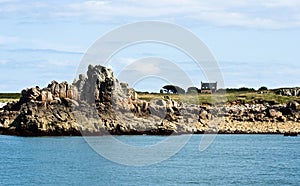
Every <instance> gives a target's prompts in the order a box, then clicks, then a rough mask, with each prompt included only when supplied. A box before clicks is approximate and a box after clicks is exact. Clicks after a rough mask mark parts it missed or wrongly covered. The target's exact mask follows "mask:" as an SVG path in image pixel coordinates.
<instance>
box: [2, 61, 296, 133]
mask: <svg viewBox="0 0 300 186" xmlns="http://www.w3.org/2000/svg"><path fill="white" fill-rule="evenodd" d="M299 132H300V104H299V103H298V102H295V101H294V102H290V103H288V104H282V105H278V104H275V103H272V102H263V101H262V102H259V101H258V102H257V103H253V104H242V103H238V102H233V103H226V104H223V105H188V104H184V103H180V102H176V101H174V100H172V99H170V98H169V97H167V96H166V97H163V98H160V99H154V100H151V101H145V100H140V99H138V95H137V93H136V92H135V91H134V90H133V89H130V88H128V85H127V84H126V83H120V82H118V80H117V79H115V78H114V75H113V72H112V71H111V70H110V69H108V68H106V67H103V66H95V67H94V66H91V65H90V66H89V68H88V71H87V77H86V76H85V75H80V76H79V80H76V81H74V82H73V84H69V83H67V82H62V83H58V82H56V81H52V82H51V83H50V84H49V85H48V86H47V87H46V88H43V89H41V88H39V87H35V88H29V89H25V90H23V91H22V96H21V98H20V100H19V101H17V102H12V103H7V104H6V105H5V106H3V107H2V108H0V134H5V135H18V136H70V135H72V136H80V135H108V134H112V135H141V134H147V135H171V134H191V133H197V134H203V133H222V134H284V133H299Z"/></svg>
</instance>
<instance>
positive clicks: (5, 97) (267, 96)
mask: <svg viewBox="0 0 300 186" xmlns="http://www.w3.org/2000/svg"><path fill="white" fill-rule="evenodd" d="M165 96H169V97H170V98H172V99H173V100H176V101H180V102H183V103H189V104H205V103H208V104H211V103H212V102H213V100H215V99H217V100H219V101H221V102H233V101H242V102H244V103H255V101H256V100H261V101H268V102H271V101H272V102H274V103H276V104H284V103H288V102H290V101H298V102H300V97H293V96H291V97H288V96H280V95H277V94H275V93H274V92H272V91H268V92H266V93H264V94H259V93H257V92H246V91H245V92H242V91H235V92H227V93H226V94H213V95H212V94H182V95H178V94H160V93H141V92H140V93H138V98H139V99H142V100H147V101H150V100H152V99H164V97H165ZM20 97H21V94H19V93H0V102H11V101H17V100H19V99H20Z"/></svg>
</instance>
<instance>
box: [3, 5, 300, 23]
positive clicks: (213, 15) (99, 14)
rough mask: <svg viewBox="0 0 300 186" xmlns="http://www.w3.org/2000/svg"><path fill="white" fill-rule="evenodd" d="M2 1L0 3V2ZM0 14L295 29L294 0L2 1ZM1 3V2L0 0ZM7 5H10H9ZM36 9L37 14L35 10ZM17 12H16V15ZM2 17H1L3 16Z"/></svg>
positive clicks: (296, 7) (297, 7)
mask: <svg viewBox="0 0 300 186" xmlns="http://www.w3.org/2000/svg"><path fill="white" fill-rule="evenodd" d="M2 1H3V0H2ZM4 1H5V2H8V3H5V6H4V5H3V6H2V8H0V14H1V11H2V14H3V12H4V13H6V14H7V13H11V12H14V13H15V14H18V15H19V16H20V17H31V18H34V19H37V18H39V19H40V18H42V19H45V17H46V18H52V19H55V20H58V19H72V20H74V19H73V18H80V19H81V21H87V20H88V21H100V22H101V21H103V22H105V21H111V22H115V21H126V22H128V21H130V20H131V21H138V20H145V19H156V20H168V21H170V20H172V21H175V22H177V21H180V20H182V21H188V20H191V21H195V20H196V21H203V22H206V23H208V24H212V25H217V26H239V27H247V28H263V29H281V28H292V27H299V26H300V20H299V19H298V18H297V17H298V15H299V14H300V1H298V0H266V1H258V0H240V1H236V0H226V1H221V0H211V1H206V0H173V1H169V0H160V1H150V0H144V1H138V0H127V1H96V0H90V1H82V2H76V3H69V4H67V3H65V4H62V3H60V2H55V1H52V2H51V3H50V2H48V3H38V2H29V3H20V2H18V1H16V2H15V3H14V1H12V2H11V1H9V0H4ZM0 2H1V0H0ZM9 2H11V3H9ZM36 10H39V11H36ZM18 12H19V13H18ZM6 14H3V15H6Z"/></svg>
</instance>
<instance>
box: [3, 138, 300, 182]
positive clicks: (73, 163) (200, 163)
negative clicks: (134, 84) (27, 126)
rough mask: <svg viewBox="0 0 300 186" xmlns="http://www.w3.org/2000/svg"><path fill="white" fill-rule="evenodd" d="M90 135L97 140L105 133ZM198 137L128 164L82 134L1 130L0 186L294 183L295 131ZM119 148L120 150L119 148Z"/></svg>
mask: <svg viewBox="0 0 300 186" xmlns="http://www.w3.org/2000/svg"><path fill="white" fill-rule="evenodd" d="M90 138H92V139H93V138H94V142H95V143H97V141H98V140H100V141H101V140H103V139H104V138H105V137H90ZM115 138H116V139H117V140H118V141H121V142H122V143H124V144H129V145H131V146H132V145H133V146H139V145H140V146H141V145H146V146H147V145H148V146H151V145H152V146H153V145H155V144H157V143H159V142H161V141H164V140H165V138H167V137H165V136H116V137H115ZM202 139H203V135H193V136H191V138H190V139H189V140H188V141H187V143H186V144H185V145H184V146H183V147H182V148H181V149H180V150H179V151H178V152H177V153H175V154H174V155H172V156H170V157H169V158H167V159H165V160H163V161H159V162H157V163H154V164H148V165H138V166H131V165H124V164H122V163H120V162H115V161H113V160H111V159H110V158H107V157H104V156H102V155H101V154H99V153H98V152H97V151H95V150H94V148H92V147H91V146H90V144H89V143H88V142H87V141H89V140H86V138H84V137H15V136H5V135H2V136H0V185H299V184H300V137H299V136H298V137H285V136H283V135H217V136H216V137H215V138H214V140H213V141H212V143H211V144H210V145H209V146H208V147H207V148H206V149H205V150H202V151H201V150H200V149H199V143H200V141H201V140H202ZM109 145H110V144H108V146H109ZM125 151H126V150H125ZM162 151H163V149H162ZM120 153H121V154H122V153H124V154H126V152H124V149H122V151H121V152H120ZM124 158H126V157H124Z"/></svg>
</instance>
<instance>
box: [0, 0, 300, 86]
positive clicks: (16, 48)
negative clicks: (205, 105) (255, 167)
mask: <svg viewBox="0 0 300 186" xmlns="http://www.w3.org/2000/svg"><path fill="white" fill-rule="evenodd" d="M149 20H155V21H163V22H168V23H172V24H176V25H178V26H180V27H183V28H185V29H187V30H189V31H191V32H192V33H194V34H195V35H196V36H197V37H198V38H199V39H200V40H202V41H203V42H204V43H205V44H206V46H207V47H208V48H209V50H210V51H211V53H212V54H213V55H214V57H215V59H216V61H217V63H218V66H219V68H220V70H221V72H222V76H223V79H224V84H225V87H232V88H237V87H253V88H259V87H261V86H267V87H268V88H278V87H295V86H300V79H299V72H300V63H299V59H300V51H299V48H300V47H299V43H300V1H298V0H264V1H258V0H239V1H234V0H226V1H222V0H211V1H206V0H184V1H183V0H172V1H167V0H159V1H150V0H145V1H138V0H128V1H118V0H116V1H79V0H75V1H74V0H73V1H71V0H70V1H69V0H61V1H56V0H53V1H32V0H27V1H22V0H0V26H1V27H0V28H1V29H0V92H20V91H21V90H22V89H24V88H27V87H35V86H40V87H45V86H47V85H48V83H50V82H51V81H52V80H57V81H68V82H72V81H73V79H74V78H76V76H77V75H78V74H77V71H78V66H79V64H80V63H81V60H82V58H83V56H84V54H85V52H86V51H87V50H88V49H89V47H90V46H92V45H93V43H94V42H95V41H96V40H97V39H98V38H101V36H103V35H105V34H107V33H109V32H110V31H111V30H113V29H116V28H118V27H120V26H123V25H126V24H130V23H134V22H139V21H149ZM149 56H151V57H155V56H156V57H157V56H158V57H162V58H164V59H167V60H169V61H171V62H173V63H175V64H177V65H178V66H179V68H181V69H182V70H183V71H185V72H186V73H187V74H188V75H189V77H190V79H191V83H190V84H189V85H190V86H198V87H199V86H200V82H201V81H206V80H207V79H206V77H205V75H204V74H203V72H201V69H199V68H198V67H196V66H194V65H193V62H192V59H191V58H190V57H189V56H187V55H185V54H184V53H182V52H180V51H178V50H176V48H172V47H170V46H166V45H162V44H157V43H142V44H136V45H133V46H129V47H127V48H125V49H123V50H122V51H120V52H119V53H117V54H116V55H114V56H113V58H112V59H111V60H110V63H109V64H108V66H109V67H111V68H113V70H114V71H115V76H116V77H118V74H120V73H121V72H122V69H124V68H125V67H126V66H128V65H130V64H131V63H134V62H135V61H137V60H139V59H142V58H146V57H149ZM154 64H157V63H152V64H151V62H150V63H149V64H146V65H144V68H136V69H135V70H136V71H140V72H141V73H143V72H145V70H147V72H149V71H150V72H152V71H153V70H154V71H155V70H159V69H163V67H161V66H157V65H154ZM123 76H124V75H123ZM120 78H121V76H120ZM121 81H122V79H121ZM166 83H172V82H170V81H168V79H164V78H163V77H162V78H157V77H148V78H144V79H141V80H139V81H137V82H135V83H134V84H130V86H132V87H135V88H136V89H137V90H143V91H159V89H160V88H161V86H163V85H164V84H166ZM183 88H187V87H183Z"/></svg>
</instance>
